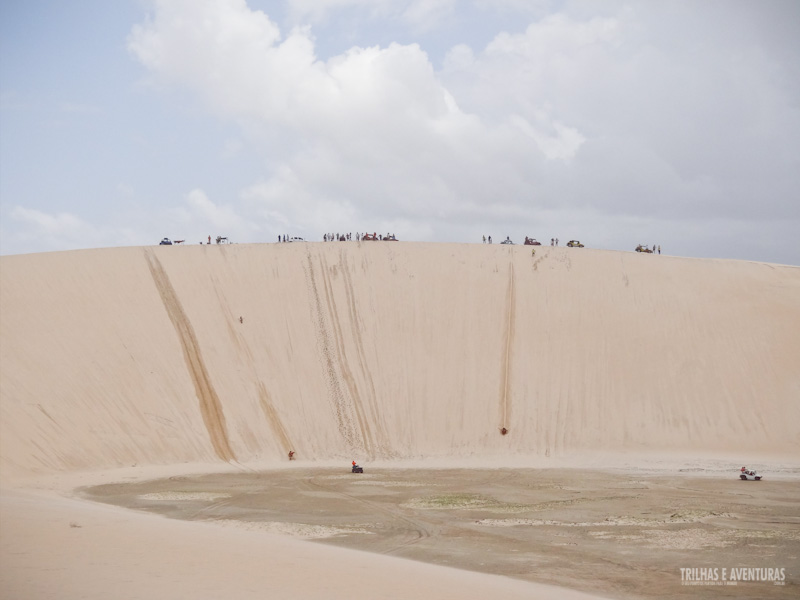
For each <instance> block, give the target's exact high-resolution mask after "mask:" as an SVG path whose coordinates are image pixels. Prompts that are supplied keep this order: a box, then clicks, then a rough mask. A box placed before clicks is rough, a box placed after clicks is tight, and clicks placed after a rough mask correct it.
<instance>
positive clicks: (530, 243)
mask: <svg viewBox="0 0 800 600" xmlns="http://www.w3.org/2000/svg"><path fill="white" fill-rule="evenodd" d="M525 245H526V246H541V245H542V243H541V242H537V241H536V238H529V237H528V236H525Z"/></svg>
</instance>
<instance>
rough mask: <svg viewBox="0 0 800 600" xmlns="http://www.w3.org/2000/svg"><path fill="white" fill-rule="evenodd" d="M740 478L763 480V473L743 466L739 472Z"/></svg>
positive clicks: (743, 479)
mask: <svg viewBox="0 0 800 600" xmlns="http://www.w3.org/2000/svg"><path fill="white" fill-rule="evenodd" d="M739 479H741V480H742V481H761V475H759V474H758V473H757V472H756V471H751V470H750V469H748V468H746V467H742V470H741V471H740V472H739Z"/></svg>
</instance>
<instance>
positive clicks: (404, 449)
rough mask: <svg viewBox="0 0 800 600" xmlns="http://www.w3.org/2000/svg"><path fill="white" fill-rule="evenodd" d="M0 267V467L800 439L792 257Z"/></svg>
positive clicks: (451, 257)
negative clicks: (785, 262) (772, 260)
mask: <svg viewBox="0 0 800 600" xmlns="http://www.w3.org/2000/svg"><path fill="white" fill-rule="evenodd" d="M0 276H1V277H2V281H1V282H0V294H1V296H0V309H1V310H0V368H1V369H2V378H0V411H1V412H0V423H1V424H2V431H1V432H0V433H1V435H0V451H1V456H2V462H0V472H2V476H3V477H4V478H5V479H8V478H9V477H11V478H13V477H15V476H20V475H26V474H31V473H37V472H50V471H63V470H78V469H87V468H91V469H94V468H113V467H116V466H130V465H132V464H170V463H177V462H187V461H192V462H203V461H212V460H222V461H229V460H236V461H238V462H241V463H247V462H256V461H270V460H285V456H286V453H287V452H288V451H289V450H290V449H293V450H295V451H296V452H297V453H298V456H299V457H300V458H302V459H304V460H307V459H331V458H343V459H347V460H349V459H350V458H351V457H357V458H361V459H370V458H387V459H388V458H415V457H463V456H471V455H481V456H493V455H496V456H513V455H518V456H534V455H535V456H542V457H543V456H558V455H566V454H582V453H583V454H589V453H593V452H597V451H627V450H637V451H642V450H648V451H654V452H660V451H675V450H680V451H682V452H698V453H703V452H727V451H734V450H736V451H742V452H744V451H747V452H752V453H755V452H760V453H775V454H782V455H787V456H793V455H796V453H797V450H798V448H800V403H798V402H797V399H798V397H800V369H798V367H797V365H798V364H800V268H796V267H789V266H779V265H770V264H760V263H747V262H737V261H722V260H694V259H679V258H671V257H666V256H651V255H639V254H635V253H623V252H606V251H593V250H588V249H570V248H549V247H545V248H541V249H539V250H538V251H537V254H536V256H535V257H532V256H531V254H530V251H529V249H528V248H524V247H521V246H516V247H507V246H499V245H493V246H488V245H453V244H421V243H419V244H418V243H391V244H388V243H380V242H378V243H362V244H357V243H329V244H322V243H318V244H311V243H304V244H279V245H276V244H270V245H232V246H199V245H198V246H188V247H177V246H173V247H154V248H119V249H107V250H89V251H76V252H63V253H54V254H39V255H27V256H10V257H3V258H2V259H0ZM503 427H505V428H506V429H507V431H508V434H507V435H501V433H500V430H501V428H503Z"/></svg>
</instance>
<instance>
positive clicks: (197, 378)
mask: <svg viewBox="0 0 800 600" xmlns="http://www.w3.org/2000/svg"><path fill="white" fill-rule="evenodd" d="M145 258H146V259H147V264H148V267H149V268H150V273H151V274H152V276H153V282H154V283H155V285H156V289H157V290H158V293H159V295H160V296H161V300H162V302H163V303H164V308H165V309H166V311H167V315H168V316H169V319H170V321H172V325H173V327H175V332H176V333H177V334H178V339H179V340H180V343H181V348H183V357H184V359H185V361H186V366H187V367H188V370H189V375H190V376H191V378H192V383H193V384H194V389H195V393H196V394H197V399H198V400H199V401H200V412H201V413H202V416H203V423H204V424H205V426H206V431H207V432H208V437H209V439H210V440H211V445H212V446H213V447H214V452H216V454H217V456H218V457H219V458H220V459H222V460H224V461H232V460H236V455H235V454H234V452H233V449H232V448H231V444H230V440H229V439H228V430H227V426H226V423H225V413H224V412H223V410H222V403H221V402H220V399H219V396H218V395H217V392H216V390H215V389H214V385H213V384H212V383H211V378H210V377H209V374H208V369H207V368H206V365H205V363H204V361H203V356H202V354H201V352H200V344H199V343H198V341H197V336H196V335H195V332H194V328H193V327H192V324H191V322H190V321H189V318H188V317H187V316H186V313H185V312H184V310H183V306H182V305H181V302H180V300H179V299H178V295H177V294H176V292H175V289H174V288H173V287H172V283H171V282H170V280H169V277H168V275H167V272H166V271H165V270H164V267H163V265H162V264H161V262H160V261H159V260H158V258H157V257H156V256H155V255H154V254H153V252H152V250H149V249H148V250H146V251H145Z"/></svg>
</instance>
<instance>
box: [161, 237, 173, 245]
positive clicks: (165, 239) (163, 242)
mask: <svg viewBox="0 0 800 600" xmlns="http://www.w3.org/2000/svg"><path fill="white" fill-rule="evenodd" d="M158 245H159V246H172V242H171V241H170V239H169V238H164V239H163V240H161V241H160V242H159V243H158Z"/></svg>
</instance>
